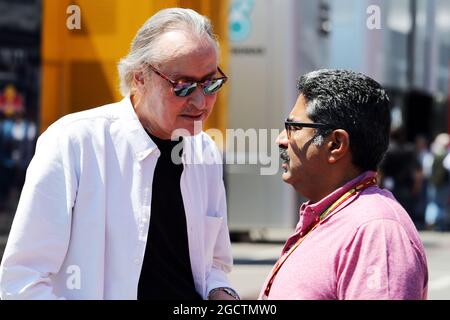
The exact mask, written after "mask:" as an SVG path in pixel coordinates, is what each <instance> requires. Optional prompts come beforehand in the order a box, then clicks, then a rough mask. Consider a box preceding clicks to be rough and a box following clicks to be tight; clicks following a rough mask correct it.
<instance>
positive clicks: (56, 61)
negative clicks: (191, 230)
mask: <svg viewBox="0 0 450 320" xmlns="http://www.w3.org/2000/svg"><path fill="white" fill-rule="evenodd" d="M173 6H180V7H188V8H192V9H195V10H197V11H199V12H200V13H202V14H204V15H206V16H208V17H209V18H210V19H211V20H212V22H213V24H214V27H215V33H216V34H217V35H218V37H219V41H220V45H221V48H222V56H221V63H220V65H221V67H222V69H223V70H224V71H225V73H226V74H227V75H228V76H229V77H230V81H229V82H228V83H227V85H226V86H225V90H223V91H221V93H220V94H219V98H218V102H217V104H216V107H215V109H214V112H213V114H212V115H211V117H210V119H209V120H208V127H209V128H216V129H219V130H220V131H221V132H223V133H224V135H225V134H226V131H227V129H243V130H244V131H245V130H248V129H256V130H258V129H266V130H268V134H267V136H266V137H265V140H264V139H261V137H259V138H260V140H261V141H263V143H262V144H261V141H259V142H260V143H259V149H258V150H257V151H256V152H259V153H260V154H259V155H261V153H263V152H265V150H269V151H268V152H269V153H270V150H271V146H272V145H273V143H274V137H273V136H271V135H270V129H277V130H278V131H279V130H281V129H282V126H283V120H284V118H285V117H286V115H287V114H288V112H289V111H290V109H291V108H292V106H293V104H294V103H295V100H296V98H297V89H296V80H297V78H298V77H299V76H300V75H301V74H304V73H306V72H309V71H312V70H316V69H320V68H345V69H352V70H354V71H359V72H363V73H365V74H367V75H369V76H371V77H373V78H374V79H375V80H377V81H378V82H380V83H381V84H382V85H383V86H384V87H385V88H386V89H387V91H388V93H389V96H390V98H391V114H392V137H391V146H390V148H389V151H388V154H387V155H386V157H385V159H384V161H383V164H382V166H381V168H380V176H381V178H382V179H380V183H381V184H382V185H383V186H384V187H385V188H388V189H390V190H391V191H392V192H393V193H394V195H395V196H396V197H397V199H398V200H399V201H400V202H401V203H402V204H403V206H404V207H405V208H406V209H407V210H408V212H409V213H410V215H411V218H412V219H413V221H414V223H415V224H416V226H417V228H418V229H419V230H420V234H421V236H422V239H423V241H424V243H425V246H426V249H427V255H428V259H429V268H430V298H431V299H449V298H450V272H449V271H448V270H450V268H449V267H450V237H449V233H447V232H446V231H449V230H450V213H449V199H450V174H449V172H450V156H449V157H447V156H448V153H449V146H450V136H449V133H450V126H449V123H450V113H449V108H450V103H449V98H448V97H449V86H450V85H449V76H450V1H448V0H395V1H388V0H201V1H200V0H170V1H168V0H164V1H163V0H133V1H127V0H76V1H75V0H0V257H1V254H2V252H3V249H4V245H5V243H6V241H7V236H8V232H9V229H10V225H11V222H12V219H13V217H14V213H15V209H16V207H17V203H18V199H19V196H20V191H21V188H22V185H23V182H24V179H25V172H26V168H27V166H28V163H29V161H30V160H31V158H32V156H33V153H34V148H35V143H36V139H37V137H38V136H39V134H40V133H41V132H43V131H44V130H45V129H46V128H47V127H48V126H49V125H50V124H51V123H52V122H54V121H55V120H57V119H58V118H60V117H62V116H63V115H65V114H68V113H72V112H77V111H81V110H84V109H88V108H92V107H96V106H99V105H102V104H106V103H110V102H114V101H119V100H120V99H121V98H122V97H121V96H120V93H119V90H118V76H117V71H116V65H117V62H118V60H119V59H120V58H121V57H123V56H125V55H126V54H127V52H128V49H129V46H130V43H131V40H132V39H133V37H134V35H135V33H136V32H137V30H138V29H139V27H140V26H141V25H142V24H143V23H144V21H145V20H146V19H148V17H149V16H151V15H152V14H153V13H155V12H156V11H158V10H160V9H162V8H164V7H173ZM246 132H248V136H247V137H246V138H248V139H246V140H245V141H244V144H242V145H241V146H240V147H239V144H238V146H237V148H238V149H233V150H229V149H228V142H229V141H226V144H223V145H220V147H221V148H222V150H223V151H224V154H226V153H227V152H230V151H231V152H234V154H237V157H241V158H242V157H244V158H245V159H250V158H251V157H252V156H254V154H253V153H254V152H255V151H254V150H250V148H248V147H246V144H245V142H248V143H249V144H250V140H251V138H252V137H251V133H250V131H246ZM241 142H242V141H241ZM265 144H266V145H265ZM247 146H248V145H247ZM233 148H234V147H233ZM269 155H270V154H269ZM257 156H258V154H257ZM257 158H258V157H257ZM258 159H259V158H258ZM275 159H277V163H278V156H276V157H275ZM248 162H249V161H247V163H248ZM264 167H267V163H263V161H257V163H256V164H227V165H224V171H225V182H226V188H227V196H228V207H229V226H230V230H231V235H232V240H233V250H234V251H233V252H234V254H235V262H236V267H235V271H233V273H232V275H231V276H232V281H233V282H234V283H235V284H236V287H237V288H238V289H239V290H240V291H241V292H242V293H243V296H244V298H248V299H252V298H255V297H256V295H257V292H258V290H259V286H261V284H262V281H263V280H264V277H265V275H266V274H267V272H268V271H269V270H270V267H271V266H272V264H273V263H274V262H275V261H276V258H277V257H278V255H279V252H280V250H281V246H282V243H283V240H284V239H286V238H287V236H288V235H289V232H291V231H292V230H293V228H294V226H295V224H296V222H297V219H298V213H297V212H298V207H299V204H300V203H301V202H302V201H304V199H301V198H300V197H299V196H298V195H296V194H295V193H294V192H293V190H292V189H291V188H290V187H289V186H288V185H285V184H283V183H282V181H281V179H280V173H281V171H279V172H277V173H276V174H274V175H261V168H264ZM277 167H278V166H277Z"/></svg>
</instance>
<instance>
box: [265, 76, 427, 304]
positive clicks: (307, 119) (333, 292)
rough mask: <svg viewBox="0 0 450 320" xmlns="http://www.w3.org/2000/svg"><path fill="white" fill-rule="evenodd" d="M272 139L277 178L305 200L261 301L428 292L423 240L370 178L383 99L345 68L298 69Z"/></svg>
mask: <svg viewBox="0 0 450 320" xmlns="http://www.w3.org/2000/svg"><path fill="white" fill-rule="evenodd" d="M298 89H299V93H300V94H299V97H298V99H297V102H296V104H295V106H294V108H293V109H292V111H291V113H290V115H289V117H288V119H287V120H286V122H285V130H284V131H283V132H282V133H281V134H280V136H279V137H278V139H277V143H278V144H279V146H280V148H281V149H282V153H281V158H282V159H283V165H282V166H283V169H284V172H283V176H282V178H283V180H284V181H285V182H287V183H289V184H291V185H292V186H293V187H294V189H295V190H296V192H298V193H299V194H301V195H303V196H304V197H306V198H308V199H309V201H308V202H306V203H304V204H303V205H302V206H301V208H300V219H299V222H298V225H297V227H296V229H295V232H294V234H293V235H292V236H291V237H290V238H289V239H288V240H287V242H286V244H285V246H284V248H283V251H282V255H281V257H280V259H279V261H278V262H277V264H276V265H275V266H274V268H273V270H272V272H271V273H270V274H269V275H268V277H267V280H266V281H265V283H264V285H263V287H262V290H261V294H260V298H261V299H311V300H312V299H314V300H315V299H426V297H427V283H428V270H427V262H426V257H425V251H424V247H423V244H422V242H421V240H420V238H419V234H418V232H417V230H416V229H415V227H414V224H413V222H412V221H411V219H410V217H409V215H408V213H407V212H406V211H405V210H404V209H403V208H402V206H401V205H400V204H399V203H398V202H397V201H396V200H395V198H394V197H393V195H392V194H391V193H390V192H389V191H387V190H382V189H380V188H379V187H378V186H377V184H376V170H377V167H378V164H379V163H380V161H381V159H382V157H383V155H384V153H385V151H386V149H387V147H388V143H389V130H390V111H389V98H388V96H387V94H386V93H385V91H384V89H383V88H382V87H381V86H380V85H379V84H378V83H377V82H376V81H374V80H372V79H370V78H369V77H367V76H365V75H363V74H359V73H354V72H351V71H343V70H319V71H315V72H311V73H308V74H306V75H304V76H302V77H301V78H300V79H299V82H298Z"/></svg>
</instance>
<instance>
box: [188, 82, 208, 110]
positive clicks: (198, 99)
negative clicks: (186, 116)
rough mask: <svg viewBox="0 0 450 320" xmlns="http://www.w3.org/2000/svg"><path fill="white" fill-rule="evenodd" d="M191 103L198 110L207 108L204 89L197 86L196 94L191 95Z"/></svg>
mask: <svg viewBox="0 0 450 320" xmlns="http://www.w3.org/2000/svg"><path fill="white" fill-rule="evenodd" d="M189 103H190V104H191V105H193V106H194V107H195V108H196V109H199V110H203V109H205V107H206V97H205V94H204V93H203V88H202V87H201V86H197V88H195V90H194V92H192V93H191V94H190V95H189Z"/></svg>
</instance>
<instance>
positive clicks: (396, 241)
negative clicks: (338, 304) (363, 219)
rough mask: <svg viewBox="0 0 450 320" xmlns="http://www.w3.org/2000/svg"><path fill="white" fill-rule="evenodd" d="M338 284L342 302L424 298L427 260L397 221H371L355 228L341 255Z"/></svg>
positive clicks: (338, 296)
mask: <svg viewBox="0 0 450 320" xmlns="http://www.w3.org/2000/svg"><path fill="white" fill-rule="evenodd" d="M337 282H338V283H337V298H338V299H343V300H344V299H345V300H372V299H380V300H419V299H425V298H426V282H427V267H426V261H424V256H423V252H421V251H420V249H419V248H417V247H416V245H415V244H414V243H413V242H412V241H411V240H410V239H409V237H408V235H407V233H406V231H405V230H404V228H403V227H402V226H401V225H400V224H399V223H398V222H397V221H394V220H387V219H378V220H373V221H370V222H368V223H366V224H364V225H362V226H361V227H359V228H358V230H357V231H356V233H355V234H354V235H353V237H352V239H351V240H350V242H349V243H348V245H347V246H346V247H345V248H344V250H343V252H342V253H341V257H340V261H339V263H338V267H337Z"/></svg>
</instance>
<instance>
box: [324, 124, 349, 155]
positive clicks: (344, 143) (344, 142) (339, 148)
mask: <svg viewBox="0 0 450 320" xmlns="http://www.w3.org/2000/svg"><path fill="white" fill-rule="evenodd" d="M327 148H328V151H329V156H328V162H329V163H336V162H337V161H339V160H340V159H342V158H343V157H344V156H346V155H347V154H348V153H349V152H350V136H349V135H348V133H347V131H345V130H343V129H336V130H334V131H333V132H332V133H331V134H330V135H329V136H328V139H327Z"/></svg>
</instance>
